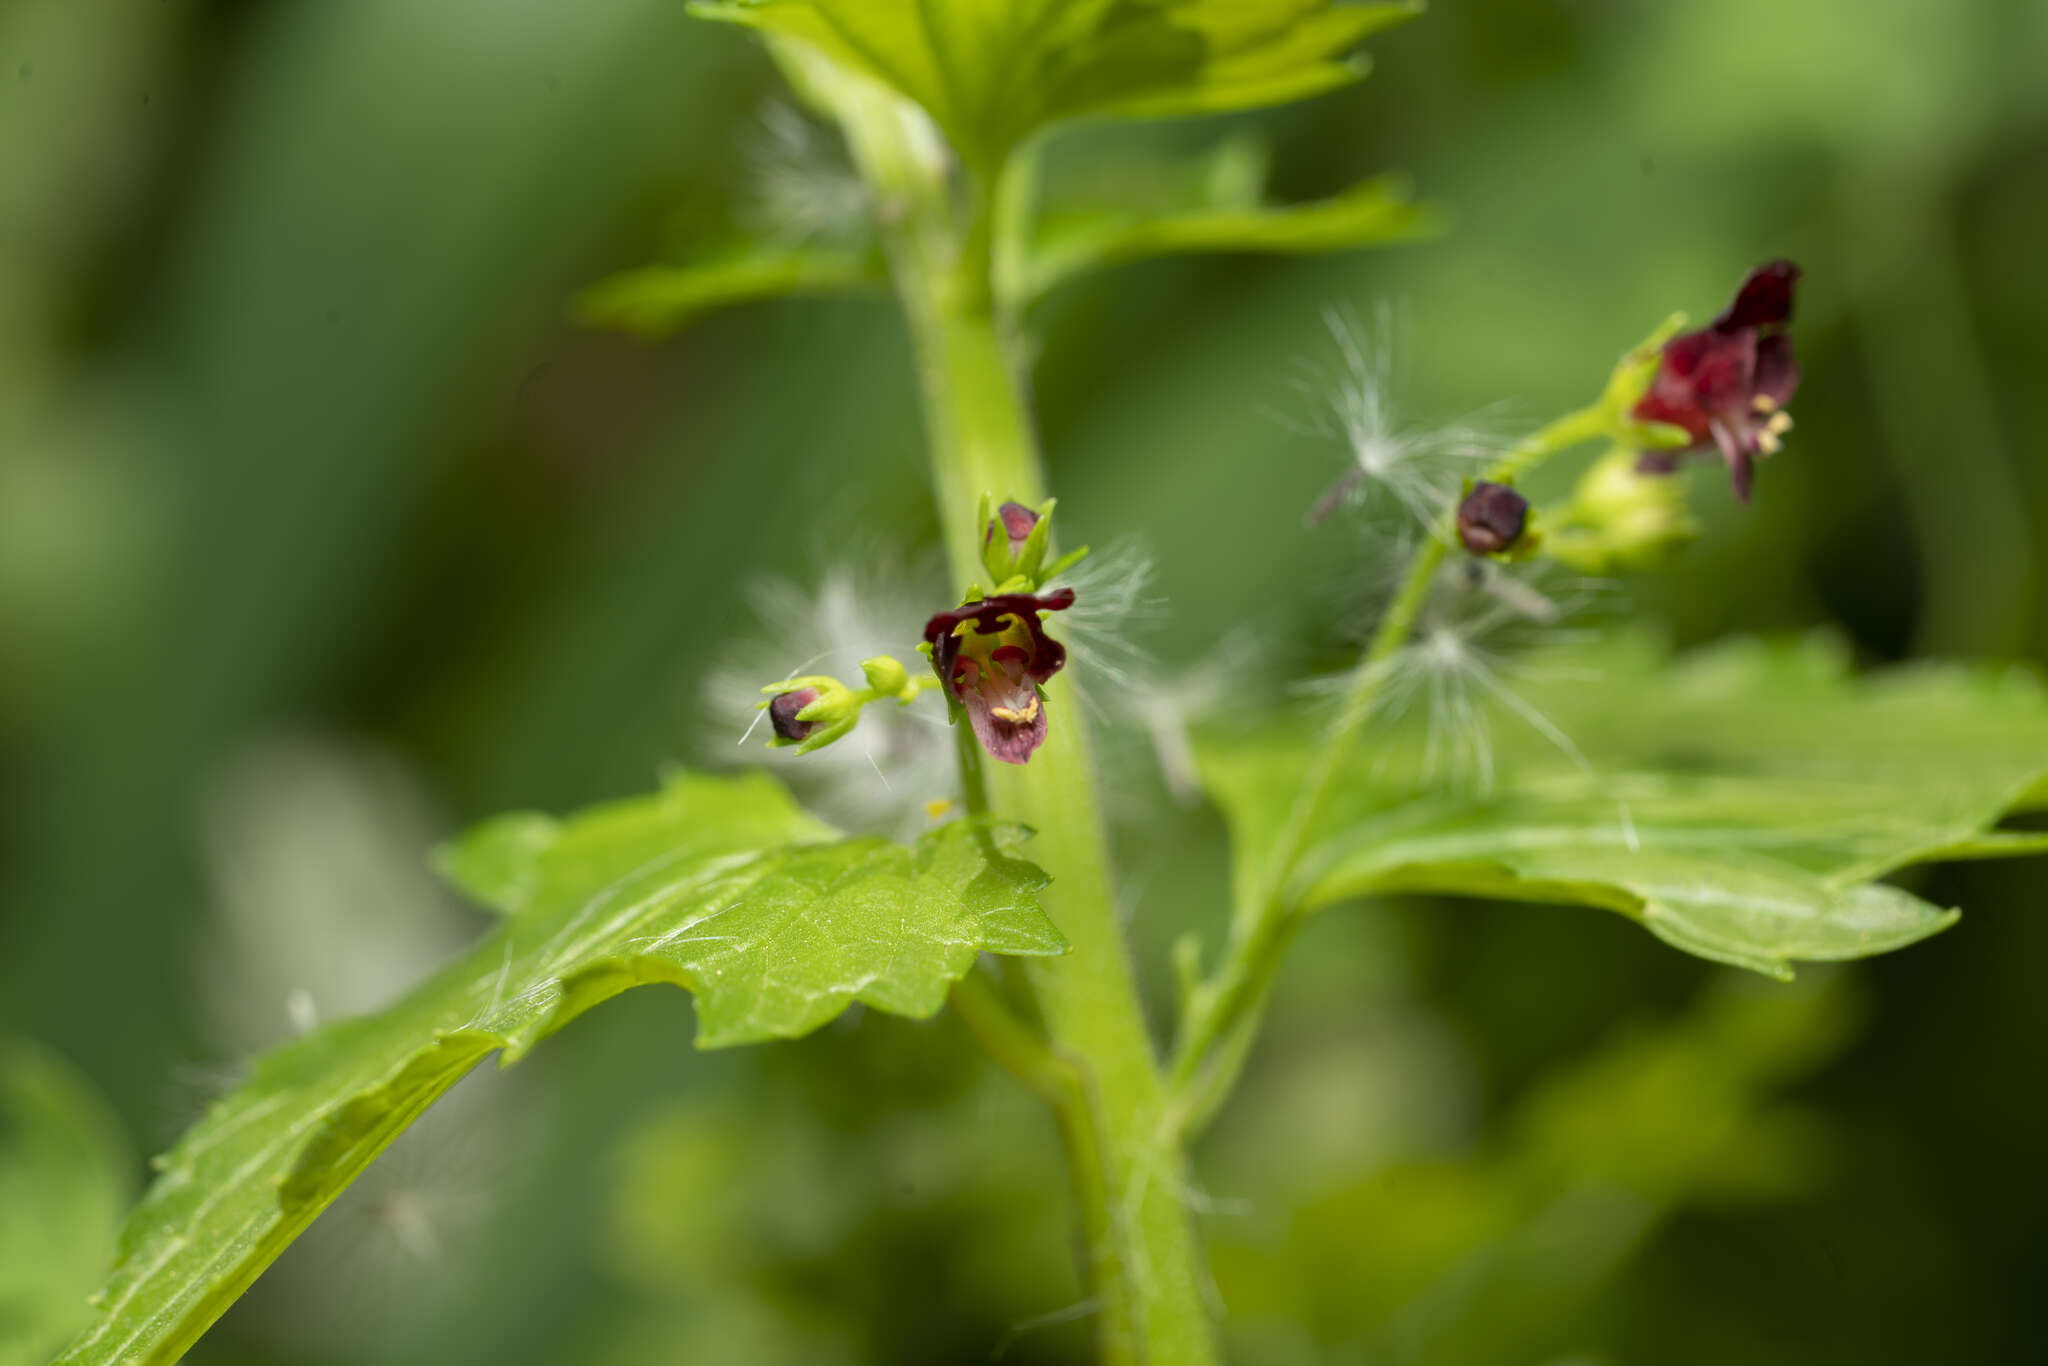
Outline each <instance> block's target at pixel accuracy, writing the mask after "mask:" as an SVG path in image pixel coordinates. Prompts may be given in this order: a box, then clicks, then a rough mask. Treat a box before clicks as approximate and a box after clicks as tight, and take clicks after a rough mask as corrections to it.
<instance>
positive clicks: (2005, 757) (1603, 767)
mask: <svg viewBox="0 0 2048 1366" xmlns="http://www.w3.org/2000/svg"><path fill="white" fill-rule="evenodd" d="M1502 686H1505V684H1504V683H1503V684H1502ZM1517 691H1518V694H1519V697H1518V702H1519V709H1512V708H1508V707H1504V706H1497V707H1495V708H1494V709H1493V710H1494V715H1492V716H1491V718H1490V721H1489V724H1490V733H1491V735H1492V736H1493V740H1494V753H1493V760H1494V765H1495V778H1494V782H1493V784H1492V786H1491V787H1490V788H1489V789H1486V790H1478V789H1477V788H1475V786H1474V785H1473V784H1471V783H1464V784H1459V783H1447V782H1445V781H1442V780H1441V779H1440V780H1438V781H1435V782H1431V781H1427V780H1425V777H1424V774H1425V772H1426V770H1427V767H1428V765H1427V763H1426V761H1425V755H1426V752H1427V749H1428V743H1429V742H1428V739H1427V737H1426V734H1425V731H1426V729H1427V726H1428V722H1427V720H1426V719H1424V718H1421V717H1410V718H1406V719H1405V720H1403V721H1402V722H1398V723H1391V724H1385V725H1383V726H1382V727H1381V728H1380V729H1376V730H1374V731H1372V732H1371V733H1370V734H1369V736H1368V739H1367V742H1366V743H1365V744H1364V745H1362V746H1361V753H1360V757H1359V758H1358V759H1357V760H1355V761H1354V762H1353V764H1352V765H1351V766H1350V769H1349V771H1347V772H1346V773H1344V774H1343V775H1342V776H1341V779H1340V784H1339V790H1338V792H1337V794H1336V797H1335V799H1334V800H1333V801H1332V803H1331V806H1330V810H1329V812H1328V813H1327V816H1326V817H1325V819H1323V820H1322V821H1321V822H1320V824H1319V825H1318V827H1317V829H1316V830H1315V832H1314V834H1313V838H1312V844H1311V848H1310V851H1309V853H1308V855H1307V856H1306V858H1305V859H1304V860H1303V862H1302V864H1301V866H1300V868H1299V870H1298V872H1297V876H1296V881H1295V883H1294V884H1293V886H1292V887H1291V888H1290V895H1291V896H1293V897H1294V898H1295V899H1297V900H1298V901H1299V903H1300V904H1301V905H1303V906H1304V907H1305V908H1309V909H1313V908H1317V907H1321V906H1326V905H1329V904H1330V903H1332V902H1335V901H1340V900H1344V899H1347V898H1351V897H1357V896H1363V895H1368V894H1373V893H1382V892H1395V891H1417V892H1435V893H1442V894H1451V895H1464V896H1486V897H1496V898H1500V899H1504V900H1518V901H1536V902H1558V903H1570V904H1577V905H1586V906H1596V907H1604V908H1607V909H1610V910H1615V911H1620V912H1621V913H1623V914H1625V915H1629V916H1632V917H1634V918H1635V919H1637V920H1639V921H1641V922H1642V923H1643V924H1644V925H1646V926H1647V927H1648V928H1649V929H1650V930H1652V931H1653V932H1654V933H1656V934H1657V935H1658V936H1659V937H1660V938H1662V939H1664V940H1666V941H1667V942H1669V943H1671V944H1674V945H1676V946H1677V947H1679V948H1682V949H1685V950H1686V951H1688V952H1690V953H1695V954H1698V955H1700V956H1702V957H1705V958H1711V959H1716V960H1718V961H1722V962H1728V963H1734V964H1737V965H1739V966H1742V967H1746V968H1752V969H1755V970H1756V971H1759V972H1766V973H1771V974H1773V975H1780V976H1782V975H1786V974H1788V973H1789V972H1790V969H1791V964H1792V963H1793V962H1794V961H1799V960H1823V959H1840V958H1858V957H1863V956H1865V955H1868V954H1873V953H1881V952H1884V951H1886V950H1889V949H1894V948H1899V947H1902V946H1903V945H1906V944H1910V943H1912V942H1914V941H1915V940H1918V939H1922V938H1925V937H1926V936H1927V935H1930V934H1933V933H1935V932H1936V931H1938V930H1941V929H1943V928H1945V927H1946V926H1948V925H1949V924H1951V923H1953V921H1954V920H1955V914H1956V913H1955V912H1954V911H1951V910H1944V909H1941V908H1938V907H1935V906H1931V905H1929V904H1928V903H1926V902H1924V901H1922V900H1920V899H1919V898H1918V897H1915V896H1913V895H1912V894H1911V893H1909V892H1906V891H1904V890H1902V889H1900V888H1897V887H1892V886H1887V885H1881V884H1875V883H1874V879H1877V878H1880V877H1882V876H1884V875H1885V874H1887V873H1889V872H1892V871H1893V870H1895V869H1898V868H1901V867H1904V866H1906V865H1908V864H1913V863H1918V862H1924V861H1927V860H1931V859H1952V858H1970V857H1986V856H1992V855H2000V854H2017V853H2024V852H2030V851H2032V850H2035V849H2038V848H2040V847H2041V842H2040V840H2039V839H2038V837H2037V836H2035V835H2034V834H2031V833H2027V832H1999V831H1996V829H1995V827H1997V825H1998V824H1999V822H2000V821H2001V820H2003V819H2004V818H2005V817H2006V816H2007V815H2008V814H2009V813H2011V812H2014V811H2016V810H2021V809H2024V808H2026V807H2028V806H2029V805H2031V804H2034V803H2036V802H2037V801H2038V792H2039V785H2040V784H2041V782H2042V780H2043V776H2044V774H2048V697H2044V694H2043V690H2042V687H2041V684H2040V682H2039V681H2038V680H2037V679H2035V678H2034V677H2033V676H2032V675H2030V674H2028V673H2026V672H2024V671H2022V670H2019V669H2015V668H1998V667H1988V666H1986V667H1979V666H1965V665H1952V664H1942V665H1916V666H1910V667H1903V668H1897V669H1892V670H1887V671H1884V672H1880V673H1876V674H1872V675H1869V676H1866V677H1861V678H1854V677H1851V676H1850V674H1849V671H1848V667H1847V661H1846V658H1845V657H1844V655H1843V653H1842V652H1841V651H1840V650H1839V649H1838V648H1836V647H1834V646H1833V645H1831V644H1829V643H1828V642H1825V641H1822V640H1819V639H1809V640H1806V641H1802V642H1797V643H1792V644H1761V643H1757V642H1753V641H1749V642H1739V643H1733V644H1728V645H1724V646H1721V647H1719V648H1716V649H1712V650H1708V651H1703V652H1701V653H1698V654H1696V655H1693V656H1691V657H1688V658H1685V659H1682V660H1679V661H1677V662H1675V663H1674V662H1671V661H1669V660H1667V659H1665V658H1664V657H1663V654H1662V652H1661V650H1659V649H1658V648H1657V647H1655V646H1654V645H1651V644H1649V643H1648V642H1646V641H1645V640H1643V639H1640V638H1629V639H1624V640H1619V641H1613V642H1609V643H1607V644H1606V645H1604V646H1601V647H1598V648H1595V649H1591V650H1587V651H1582V652H1580V653H1578V654H1576V655H1569V654H1561V655H1557V656H1554V657H1551V658H1548V659H1547V660H1545V661H1544V663H1543V664H1542V665H1539V666H1538V668H1537V670H1536V673H1535V675H1534V676H1533V677H1532V679H1531V681H1529V682H1528V683H1527V684H1526V685H1518V687H1517ZM1518 710H1519V711H1522V712H1531V713H1538V714H1540V715H1542V716H1543V717H1545V718H1547V721H1548V723H1549V724H1550V725H1551V726H1553V727H1554V728H1555V729H1556V730H1557V731H1558V732H1560V733H1562V734H1563V735H1564V736H1566V737H1568V738H1569V740H1570V741H1571V744H1572V747H1573V749H1572V751H1569V752H1568V751H1567V749H1565V748H1564V747H1562V746H1560V745H1559V744H1558V743H1556V742H1555V740H1554V739H1552V738H1551V737H1549V736H1546V735H1545V734H1544V733H1543V732H1542V731H1541V730H1540V729H1539V728H1538V727H1536V726H1533V725H1531V724H1529V723H1528V721H1527V720H1526V718H1525V716H1523V715H1521V714H1518ZM1445 719H1446V718H1444V717H1441V716H1440V717H1438V718H1437V720H1438V722H1439V723H1443V722H1444V721H1445ZM1440 738H1441V737H1440ZM1316 743H1317V735H1316V731H1315V729H1314V728H1313V727H1312V726H1310V725H1307V724H1305V723H1303V722H1302V721H1301V720H1300V719H1299V718H1294V719H1288V720H1283V721H1279V722H1276V723H1275V724H1273V725H1270V726H1267V727H1264V728H1261V729H1258V730H1253V731H1247V732H1240V733H1237V734H1234V735H1228V736H1225V735H1211V736H1208V737H1205V739H1204V740H1203V742H1202V744H1201V747H1200V753H1201V763H1202V771H1203V774H1204V777H1205V779H1206V781H1207V782H1208V783H1209V784H1210V789H1211V791H1212V792H1214V793H1215V794H1216V797H1217V800H1218V801H1219V803H1220V804H1221V805H1222V806H1223V809H1224V811H1225V814H1226V816H1227V817H1228V818H1229V820H1230V822H1231V825H1232V828H1233V832H1234V834H1235V835H1236V837H1237V839H1238V840H1239V841H1240V847H1241V849H1242V850H1244V851H1245V855H1244V856H1245V857H1248V859H1249V860H1250V862H1248V863H1246V864H1245V865H1244V869H1245V870H1256V869H1258V868H1260V867H1261V866H1262V864H1263V862H1264V861H1265V860H1266V859H1268V858H1270V857H1271V853H1270V851H1271V850H1272V848H1273V847H1274V844H1275V839H1276V835H1277V830H1278V826H1279V822H1280V821H1281V820H1283V819H1284V818H1285V814H1286V812H1287V810H1288V808H1289V806H1290V804H1291V801H1292V789H1293V785H1294V783H1295V782H1296V781H1297V779H1298V775H1299V774H1300V773H1301V772H1302V771H1303V770H1304V768H1305V767H1306V765H1307V763H1308V761H1309V757H1310V754H1311V751H1312V750H1313V748H1314V746H1315V745H1316ZM1242 875H1244V876H1248V877H1249V876H1255V875H1256V874H1255V873H1253V872H1251V871H1243V872H1242Z"/></svg>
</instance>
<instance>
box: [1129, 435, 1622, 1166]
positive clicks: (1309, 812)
mask: <svg viewBox="0 0 2048 1366" xmlns="http://www.w3.org/2000/svg"><path fill="white" fill-rule="evenodd" d="M1607 420H1608V419H1607V413H1606V411H1605V410H1604V408H1603V407H1601V406H1600V405H1598V404H1595V405H1593V406H1591V407H1587V408H1583V409H1580V410H1578V411H1577V412H1573V413H1567V414H1566V415H1565V416H1563V417H1561V418H1559V419H1557V420H1556V421H1555V422H1552V423H1550V424H1549V425H1547V426H1545V427H1543V428H1541V429H1540V430H1538V431H1536V432H1534V433H1532V434H1531V435H1529V436H1528V437H1526V438H1524V439H1523V440H1522V441H1521V442H1519V443H1517V444H1516V445H1515V447H1514V448H1513V449H1511V450H1510V451H1508V452H1507V454H1506V455H1504V456H1502V457H1501V458H1500V459H1499V460H1498V461H1496V462H1495V463H1494V466H1493V467H1492V468H1491V469H1489V470H1488V471H1487V472H1486V474H1485V476H1484V477H1485V478H1486V479H1488V480H1490V481H1492V482H1495V483H1506V482H1508V481H1511V480H1513V479H1515V478H1516V477H1518V476H1520V475H1523V474H1526V473H1528V472H1529V471H1530V470H1532V469H1534V468H1535V467H1536V466H1538V465H1540V464H1541V463H1543V461H1545V460H1546V459H1548V458H1549V457H1550V456H1552V455H1555V454H1556V453H1557V452H1559V451H1561V450H1565V449H1567V448H1568V447H1571V446H1575V445H1577V444H1579V443H1580V442H1582V441H1586V440H1589V439H1591V438H1593V437H1596V436H1599V435H1601V434H1602V432H1604V431H1605V430H1606V424H1607ZM1455 536H1456V531H1455V528H1453V527H1452V526H1451V525H1450V523H1449V519H1448V517H1447V518H1446V521H1445V524H1444V525H1442V526H1440V527H1438V528H1437V529H1436V531H1435V534H1433V535H1431V536H1430V537H1429V538H1428V539H1427V540H1426V541H1424V542H1423V544H1422V546H1421V548H1420V549H1418V550H1417V551H1416V552H1415V558H1414V559H1413V560H1412V561H1411V562H1410V563H1409V566H1408V572H1407V574H1406V575H1405V576H1404V577H1403V578H1402V580H1401V585H1400V587H1399V588H1398V589H1397V590H1396V591H1395V593H1394V600H1393V602H1392V603H1391V604H1390V605H1389V606H1388V608H1387V613H1386V615H1385V616H1383V617H1381V618H1380V624H1379V627H1378V629H1377V630H1375V631H1374V632H1373V637H1372V640H1371V642H1370V643H1369V644H1368V645H1367V646H1366V649H1365V654H1364V657H1363V658H1362V659H1361V660H1360V661H1359V665H1358V669H1357V672H1356V673H1355V674H1354V675H1353V676H1352V682H1351V687H1350V690H1349V691H1348V692H1346V694H1345V696H1344V701H1343V704H1342V705H1341V707H1340V708H1339V710H1338V712H1337V719H1336V721H1335V723H1334V724H1333V725H1332V726H1331V727H1330V731H1329V733H1328V735H1327V736H1326V737H1325V738H1324V741H1323V745H1322V748H1321V749H1320V750H1318V751H1317V753H1316V758H1315V762H1314V763H1313V764H1312V765H1311V766H1310V767H1309V770H1308V772H1307V774H1305V775H1304V776H1303V779H1302V784H1301V788H1300V790H1299V791H1298V792H1297V794H1296V796H1295V800H1294V805H1293V807H1292V808H1291V809H1290V811H1289V813H1288V817H1287V823H1286V825H1285V826H1283V827H1282V829H1281V835H1280V839H1279V841H1278V842H1277V843H1276V845H1275V846H1274V850H1273V854H1272V856H1271V858H1270V859H1269V860H1268V862H1267V864H1266V866H1265V867H1264V869H1263V870H1261V873H1260V876H1259V877H1257V878H1256V879H1254V880H1253V882H1252V884H1251V885H1252V886H1253V887H1254V888H1256V889H1257V890H1256V894H1255V895H1254V896H1253V897H1251V898H1249V899H1247V901H1246V902H1245V903H1244V904H1241V905H1240V906H1239V907H1238V908H1237V914H1236V915H1235V916H1234V917H1233V920H1232V924H1231V939H1230V944H1229V946H1228V947H1227V948H1226V950H1225V952H1224V956H1223V960H1222V961H1221V962H1220V963H1219V964H1218V965H1217V969H1216V972H1215V974H1214V975H1213V976H1211V977H1210V978H1209V980H1208V981H1206V982H1204V983H1203V984H1202V986H1201V988H1200V989H1199V990H1197V991H1196V992H1195V993H1194V996H1193V999H1192V1001H1191V1002H1190V1005H1189V1009H1188V1015H1187V1019H1186V1020H1184V1021H1183V1022H1182V1029H1181V1039H1180V1044H1179V1047H1178V1048H1177V1049H1176V1051H1175V1055H1174V1059H1173V1066H1172V1070H1171V1072H1170V1073H1169V1076H1168V1086H1169V1087H1170V1089H1171V1093H1172V1103H1171V1110H1170V1117H1171V1121H1172V1123H1173V1124H1174V1125H1175V1127H1176V1129H1177V1131H1178V1132H1179V1133H1180V1134H1181V1135H1182V1136H1183V1139H1185V1138H1186V1137H1189V1136H1192V1135H1193V1134H1195V1133H1197V1132H1199V1131H1200V1130H1201V1128H1202V1127H1203V1126H1204V1125H1205V1124H1206V1123H1207V1122H1208V1121H1209V1119H1210V1118H1211V1117H1212V1116H1213V1115H1214V1114H1215V1112H1216V1110H1217V1109H1218V1108H1219V1107H1220V1106H1221V1104H1222V1102H1223V1101H1224V1099H1225V1098H1227V1097H1228V1095H1229V1093H1230V1089H1231V1087H1232V1086H1233V1085H1235V1083H1236V1081H1237V1077H1238V1074H1239V1073H1240V1071H1242V1069H1243V1066H1244V1061H1245V1058H1246V1057H1247V1056H1248V1055H1249V1054H1250V1052H1251V1042H1252V1038H1253V1036H1254V1035H1255V1034H1256V1032H1257V1029H1258V1024H1259V1020H1260V1017H1261V1015H1262V1014H1263V1013H1264V1010H1265V1003H1266V998H1267V996H1268V995H1269V994H1270V992H1271V990H1272V986H1273V979H1274V977H1275V976H1276V975H1277V974H1278V973H1279V970H1280V963H1281V961H1282V959H1283V958H1284V957H1285V956H1286V951H1287V947H1288V945H1289V944H1291V943H1292V942H1293V940H1294V935H1295V933H1296V931H1298V930H1299V929H1300V927H1301V921H1302V917H1303V911H1302V910H1301V906H1300V901H1299V898H1298V895H1297V893H1296V892H1295V890H1294V884H1295V880H1296V879H1295V874H1296V873H1297V872H1298V871H1299V867H1300V864H1301V861H1302V858H1303V856H1304V855H1305V854H1306V853H1307V852H1308V847H1309V840H1310V837H1311V836H1312V834H1313V833H1314V831H1315V828H1316V826H1317V825H1318V823H1319V822H1320V821H1321V820H1322V817H1323V815H1324V812H1325V811H1326V810H1327V809H1328V807H1329V804H1330V798H1331V795H1332V794H1333V793H1334V792H1335V791H1336V787H1337V778H1338V775H1339V774H1341V773H1342V772H1343V771H1344V766H1345V764H1346V763H1347V762H1349V760H1350V758H1351V754H1352V751H1353V750H1354V749H1355V748H1356V747H1357V744H1358V739H1359V736H1360V735H1361V734H1363V732H1364V730H1365V724H1366V722H1367V721H1368V720H1370V719H1371V717H1372V714H1373V712H1374V710H1375V709H1376V708H1377V707H1378V706H1379V701H1380V692H1381V689H1382V688H1383V687H1384V686H1385V683H1386V677H1387V672H1388V668H1389V666H1390V664H1391V663H1392V661H1393V659H1394V656H1395V655H1396V654H1398V653H1399V652H1400V651H1401V649H1402V648H1403V647H1404V646H1406V645H1407V643H1408V641H1409V638H1410V637H1411V636H1413V635H1414V634H1415V623H1416V621H1417V619H1418V618H1419V617H1420V616H1421V614H1422V609H1423V608H1424V606H1426V605H1427V604H1428V602H1429V592H1430V588H1431V587H1432V586H1433V585H1434V584H1435V582H1436V575H1437V571H1438V570H1439V569H1440V568H1442V566H1443V562H1444V557H1445V556H1446V555H1448V554H1449V553H1450V549H1451V547H1452V545H1453V544H1454V543H1455Z"/></svg>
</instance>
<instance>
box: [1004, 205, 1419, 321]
mask: <svg viewBox="0 0 2048 1366" xmlns="http://www.w3.org/2000/svg"><path fill="white" fill-rule="evenodd" d="M1433 225H1434V219H1433V216H1432V214H1431V213H1430V211H1429V210H1428V209H1427V208H1424V207H1423V206H1421V205H1419V204H1416V203H1415V202H1414V201H1413V200H1411V199H1410V198H1409V197H1408V188H1407V182H1406V180H1405V179H1403V178H1402V177H1399V176H1378V177H1375V178H1374V179H1371V180H1367V181H1362V182H1360V183H1359V184H1357V185H1353V186H1352V187H1351V188H1350V189H1348V190H1345V191H1343V192H1341V193H1339V194H1336V195H1333V196H1331V197H1330V198H1328V199H1319V200H1315V201H1312V202H1310V203H1305V204H1264V203H1254V204H1249V205H1243V206H1217V207H1210V208H1196V209H1190V210H1187V211H1184V212H1178V213H1162V214H1156V215H1141V214H1118V213H1116V212H1114V211H1105V212H1101V213H1097V214H1091V215H1079V214H1072V215H1063V216H1060V217H1052V216H1048V217H1047V218H1046V219H1045V220H1044V221H1043V222H1042V223H1041V225H1040V227H1039V230H1038V232H1037V234H1036V235H1035V238H1034V241H1033V242H1032V245H1031V248H1030V255H1029V260H1028V262H1027V264H1026V267H1025V272H1024V281H1023V287H1022V294H1023V297H1024V298H1027V299H1030V298H1037V297H1039V296H1041V295H1043V294H1045V293H1047V292H1049V291H1050V290H1052V289H1054V288H1055V287H1057V286H1059V285H1061V284H1064V283H1066V282H1067V281H1068V280H1071V279H1074V278H1075V277H1077V276H1080V275H1084V274H1086V273H1088V272H1089V271H1093V270H1100V269H1102V268H1104V267H1106V266H1112V265H1120V264H1123V263H1125V262H1128V261H1141V260H1145V259H1147V258H1149V257H1154V256H1175V255H1188V254H1192V253H1197V252H1252V253H1263V254H1267V255H1284V256H1305V255H1310V254H1314V253H1317V252H1328V251H1350V250H1353V249H1355V248H1358V247H1366V246H1373V245H1378V244H1383V243H1388V242H1398V241H1408V240H1413V239H1415V238H1418V237H1423V236H1427V235H1428V234H1429V233H1430V232H1431V231H1432V230H1433Z"/></svg>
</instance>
